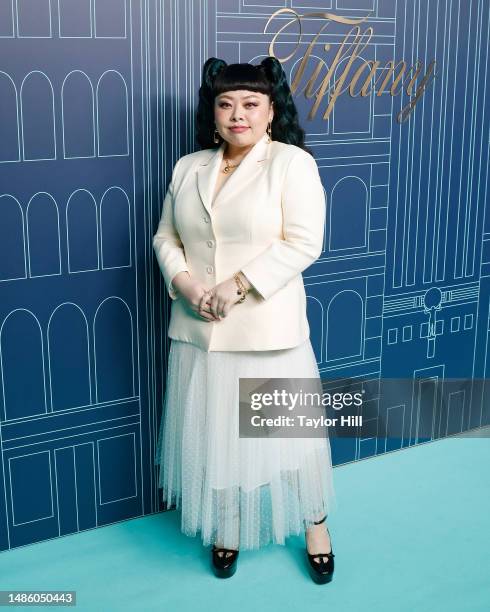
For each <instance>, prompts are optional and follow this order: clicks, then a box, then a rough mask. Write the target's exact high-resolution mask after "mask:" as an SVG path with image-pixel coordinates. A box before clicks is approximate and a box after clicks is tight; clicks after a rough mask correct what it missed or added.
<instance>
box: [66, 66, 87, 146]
mask: <svg viewBox="0 0 490 612" xmlns="http://www.w3.org/2000/svg"><path fill="white" fill-rule="evenodd" d="M61 121H62V126H63V154H64V156H65V157H94V156H95V112H94V90H93V88H92V83H91V82H90V80H89V78H88V76H87V75H86V74H85V73H84V72H82V71H81V70H74V71H73V72H70V73H69V74H68V75H67V77H66V78H65V80H64V81H63V85H62V87H61Z"/></svg>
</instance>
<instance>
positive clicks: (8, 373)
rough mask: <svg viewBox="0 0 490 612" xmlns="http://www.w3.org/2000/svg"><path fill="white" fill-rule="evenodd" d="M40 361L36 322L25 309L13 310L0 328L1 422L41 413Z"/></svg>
mask: <svg viewBox="0 0 490 612" xmlns="http://www.w3.org/2000/svg"><path fill="white" fill-rule="evenodd" d="M43 359H44V356H43V340H42V334H41V327H40V325H39V321H38V320H37V319H36V318H35V317H34V315H33V314H32V312H30V311H28V310H25V309H20V308H19V309H18V310H14V311H13V312H11V313H10V314H9V315H8V316H7V317H6V319H5V320H4V321H3V323H2V324H1V326H0V374H1V376H0V384H1V385H2V386H3V389H2V390H1V391H2V393H0V398H2V399H0V401H3V406H2V408H3V411H2V412H3V414H2V418H3V419H4V420H9V419H20V418H24V417H31V416H35V415H37V414H45V412H46V389H45V385H44V366H43ZM19 364H22V367H19ZM26 379H27V380H28V381H29V384H26Z"/></svg>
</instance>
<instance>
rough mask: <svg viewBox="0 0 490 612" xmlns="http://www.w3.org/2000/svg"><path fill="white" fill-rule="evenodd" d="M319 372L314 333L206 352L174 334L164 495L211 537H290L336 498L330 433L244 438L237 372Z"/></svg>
mask: <svg viewBox="0 0 490 612" xmlns="http://www.w3.org/2000/svg"><path fill="white" fill-rule="evenodd" d="M240 377H241V378H247V377H249V378H265V377H271V378H319V377H320V374H319V371H318V366H317V362H316V357H315V354H314V351H313V347H312V345H311V342H310V340H309V339H308V340H307V341H306V342H304V343H303V344H301V345H299V346H296V347H293V348H288V349H280V350H271V351H228V352H222V351H211V352H209V353H208V352H206V351H204V350H202V349H200V348H199V347H197V346H195V345H193V344H190V343H188V342H182V341H178V340H172V341H171V345H170V353H169V362H168V372H167V386H166V391H165V398H164V405H163V410H164V412H163V414H162V420H161V425H160V432H159V436H158V442H157V449H156V458H155V462H156V464H157V465H160V476H159V487H161V488H162V492H163V501H164V502H165V503H166V504H167V507H170V506H172V505H174V504H175V506H176V508H177V509H179V508H180V509H181V515H182V520H181V529H182V532H183V533H185V534H186V535H188V536H196V535H197V533H198V532H199V531H200V532H201V537H202V541H203V544H204V545H205V546H207V545H210V544H216V545H217V546H223V547H225V548H234V549H237V548H239V549H241V550H246V549H257V548H260V547H262V546H265V545H266V544H268V543H270V542H273V543H276V544H285V538H286V537H288V536H290V535H300V534H301V533H302V532H303V533H304V529H305V528H306V527H309V526H310V525H311V524H312V522H313V521H314V520H318V519H319V518H321V517H323V516H324V515H325V514H328V513H329V512H331V511H332V510H333V509H334V508H335V507H336V500H335V493H334V487H333V470H332V460H331V450H330V442H329V438H328V434H327V435H325V436H323V437H318V438H239V429H238V424H239V420H238V406H239V393H238V390H239V387H238V385H239V378H240Z"/></svg>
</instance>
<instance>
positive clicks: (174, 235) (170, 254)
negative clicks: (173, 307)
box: [153, 159, 189, 300]
mask: <svg viewBox="0 0 490 612" xmlns="http://www.w3.org/2000/svg"><path fill="white" fill-rule="evenodd" d="M179 163H180V159H179V160H178V161H177V163H176V164H175V166H174V169H173V171H172V178H171V181H170V184H169V186H168V190H167V194H166V195H165V199H164V201H163V207H162V214H161V217H160V223H159V224H158V229H157V232H156V234H155V235H154V236H153V249H154V251H155V254H156V257H157V260H158V265H159V266H160V270H161V272H162V274H163V278H164V280H165V285H166V287H167V291H168V294H169V296H170V297H171V298H172V300H176V299H177V297H178V296H177V293H176V291H175V289H174V286H173V285H172V279H173V278H174V276H175V275H176V274H178V273H179V272H189V268H188V266H187V261H186V258H185V252H184V246H183V244H182V242H181V240H180V236H179V234H178V232H177V230H176V229H175V225H174V180H175V175H176V172H177V168H178V166H179Z"/></svg>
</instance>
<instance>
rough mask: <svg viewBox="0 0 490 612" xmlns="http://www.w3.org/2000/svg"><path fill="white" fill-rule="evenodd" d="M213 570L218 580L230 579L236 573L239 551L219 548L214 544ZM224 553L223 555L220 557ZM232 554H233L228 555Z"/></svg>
mask: <svg viewBox="0 0 490 612" xmlns="http://www.w3.org/2000/svg"><path fill="white" fill-rule="evenodd" d="M212 552H213V570H214V573H215V575H216V576H217V577H218V578H230V577H231V576H233V574H234V573H235V572H236V568H237V565H238V563H237V559H238V553H239V552H240V551H238V550H231V549H229V548H217V547H216V546H215V545H214V544H213V549H212ZM219 552H222V553H223V554H222V555H218V553H219ZM228 553H231V554H228Z"/></svg>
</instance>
